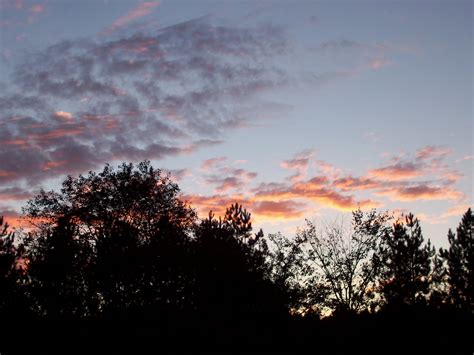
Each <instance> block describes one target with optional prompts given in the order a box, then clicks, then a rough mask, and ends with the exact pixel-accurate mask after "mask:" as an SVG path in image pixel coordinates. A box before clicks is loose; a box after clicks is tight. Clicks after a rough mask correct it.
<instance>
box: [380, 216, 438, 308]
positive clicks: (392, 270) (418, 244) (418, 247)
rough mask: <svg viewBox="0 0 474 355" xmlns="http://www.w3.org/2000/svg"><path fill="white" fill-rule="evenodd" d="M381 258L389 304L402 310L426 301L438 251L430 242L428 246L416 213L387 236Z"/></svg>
mask: <svg viewBox="0 0 474 355" xmlns="http://www.w3.org/2000/svg"><path fill="white" fill-rule="evenodd" d="M378 256H379V257H380V262H381V263H382V272H381V279H380V288H379V291H380V293H381V295H382V296H383V299H384V302H385V304H388V305H389V306H396V307H398V306H400V305H414V304H416V303H418V302H425V301H426V297H427V295H428V294H429V291H430V279H431V276H432V272H433V268H432V263H433V258H434V256H435V250H434V248H433V247H432V246H431V243H430V241H429V240H428V242H427V243H426V244H424V238H423V235H422V231H421V227H420V224H419V221H418V219H417V218H415V216H414V215H413V214H408V215H407V216H405V217H404V218H403V219H400V220H398V221H396V222H395V223H394V224H393V226H392V228H391V230H390V231H388V232H386V233H385V234H384V236H383V243H382V244H381V245H380V249H379V252H378Z"/></svg>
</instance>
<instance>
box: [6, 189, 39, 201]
mask: <svg viewBox="0 0 474 355" xmlns="http://www.w3.org/2000/svg"><path fill="white" fill-rule="evenodd" d="M31 197H33V193H32V192H30V191H27V190H24V189H22V188H19V187H7V188H2V189H0V201H6V200H10V201H15V200H18V201H22V200H27V199H29V198H31Z"/></svg>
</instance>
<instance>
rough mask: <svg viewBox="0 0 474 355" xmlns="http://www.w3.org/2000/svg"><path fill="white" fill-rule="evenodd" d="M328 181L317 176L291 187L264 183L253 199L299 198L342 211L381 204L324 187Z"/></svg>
mask: <svg viewBox="0 0 474 355" xmlns="http://www.w3.org/2000/svg"><path fill="white" fill-rule="evenodd" d="M326 182H328V180H327V178H326V177H315V178H312V179H310V180H308V181H304V182H299V183H297V184H294V185H293V186H289V187H285V186H282V185H280V186H278V185H273V186H271V185H262V188H261V189H260V190H258V189H257V190H256V191H255V192H256V193H255V196H254V197H253V198H252V199H253V200H255V201H259V200H260V201H261V200H269V201H276V202H278V201H281V200H290V199H295V198H299V199H305V200H309V201H312V202H316V203H319V204H321V205H324V206H326V207H331V208H335V209H338V210H342V211H350V210H353V209H356V208H357V207H359V206H360V207H361V208H371V207H377V206H379V203H377V202H375V201H372V200H363V201H357V200H356V199H355V198H354V196H352V195H348V196H346V195H342V194H340V193H339V192H337V191H335V190H333V189H331V188H330V187H323V185H324V184H325V183H326Z"/></svg>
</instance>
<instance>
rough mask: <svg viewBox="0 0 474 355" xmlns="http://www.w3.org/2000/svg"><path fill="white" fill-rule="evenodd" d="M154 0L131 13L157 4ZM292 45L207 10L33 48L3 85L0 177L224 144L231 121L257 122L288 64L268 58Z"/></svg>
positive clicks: (280, 34)
mask: <svg viewBox="0 0 474 355" xmlns="http://www.w3.org/2000/svg"><path fill="white" fill-rule="evenodd" d="M148 4H149V5H143V4H142V5H140V6H139V8H138V9H137V10H136V11H132V12H131V13H130V14H129V16H128V15H127V16H126V17H124V18H126V19H127V21H128V20H130V21H131V19H135V18H138V17H140V16H142V15H144V14H145V13H146V12H147V11H149V10H150V11H151V9H152V8H153V7H155V5H153V6H152V5H150V4H155V3H148ZM127 21H125V20H121V21H119V22H118V24H122V25H123V26H127V23H128V22H127ZM285 48H286V39H285V33H284V31H283V30H282V29H281V28H279V27H277V26H273V25H259V26H256V27H229V26H221V25H216V24H213V23H212V21H211V19H210V18H199V19H194V20H190V21H187V22H184V23H179V24H176V25H174V26H170V27H166V28H158V29H157V28H151V29H141V30H140V31H137V32H136V33H131V34H128V35H123V36H121V37H118V38H113V39H112V38H110V37H104V36H102V37H99V38H97V39H77V40H67V41H63V42H59V43H56V44H54V45H52V46H49V47H47V48H45V49H44V50H41V51H39V52H37V53H32V54H31V55H30V56H28V57H26V58H25V59H24V61H22V62H19V63H18V64H17V66H16V69H15V72H14V75H13V77H12V80H14V82H13V83H12V85H9V86H8V87H7V86H5V87H3V88H2V89H1V90H0V109H1V110H2V114H3V118H4V120H3V122H2V124H0V159H1V160H2V164H3V165H2V168H1V171H2V173H1V174H0V183H12V182H13V181H14V180H15V181H17V182H18V183H21V182H22V181H28V182H29V183H33V184H41V183H42V182H43V181H44V180H47V179H48V178H53V177H54V178H56V177H58V175H59V174H63V173H68V174H73V173H77V172H82V171H84V170H85V171H87V170H91V169H95V168H97V167H98V166H100V165H102V164H104V163H105V162H111V160H142V159H145V158H148V159H162V158H166V157H170V156H176V155H179V154H190V153H192V152H194V151H196V150H198V149H201V148H203V147H208V146H211V145H215V144H219V143H221V142H222V140H221V139H220V137H223V136H224V134H225V133H227V132H228V131H229V130H233V129H237V128H240V127H244V126H246V125H252V124H257V123H258V116H259V115H260V112H259V110H260V108H261V107H262V109H265V108H264V105H262V103H261V102H260V99H259V94H260V93H263V92H265V91H267V90H272V89H273V88H275V87H278V86H279V85H282V83H284V82H285V74H284V72H282V71H281V70H278V68H276V67H274V66H272V65H262V63H264V62H265V60H266V59H268V58H274V57H275V56H278V55H279V54H282V53H283V52H284V51H285ZM178 84H179V85H178ZM58 108H59V109H58ZM252 108H257V109H256V110H252ZM251 112H254V114H255V116H253V115H252V114H251ZM239 178H240V179H241V178H242V176H240V177H239ZM227 186H229V185H227ZM225 188H226V187H225V185H222V189H225Z"/></svg>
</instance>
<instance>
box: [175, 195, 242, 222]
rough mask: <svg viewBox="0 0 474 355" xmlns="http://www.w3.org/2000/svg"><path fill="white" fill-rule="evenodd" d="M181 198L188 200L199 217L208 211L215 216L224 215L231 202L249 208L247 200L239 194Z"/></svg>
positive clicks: (185, 196)
mask: <svg viewBox="0 0 474 355" xmlns="http://www.w3.org/2000/svg"><path fill="white" fill-rule="evenodd" d="M182 199H183V200H185V201H186V202H188V203H189V204H190V205H191V207H193V208H195V209H196V210H197V212H198V214H199V216H200V217H201V218H205V217H206V216H207V215H208V214H209V211H212V212H213V213H214V214H215V215H216V216H222V217H223V216H224V215H225V211H226V209H227V207H229V206H230V205H231V204H233V203H239V204H241V205H243V206H244V208H249V205H250V203H249V201H248V200H246V199H245V198H243V196H240V195H212V196H202V195H183V196H182Z"/></svg>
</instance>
